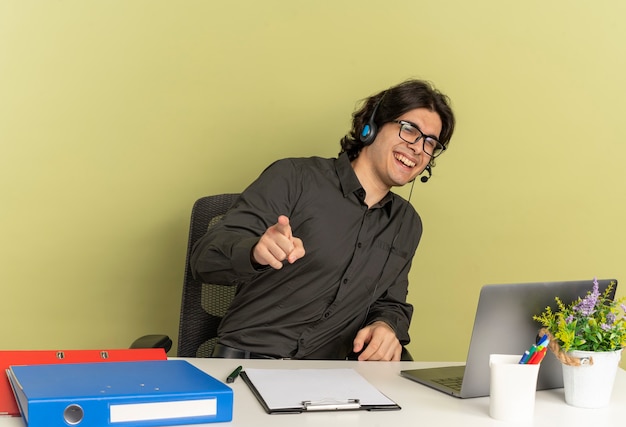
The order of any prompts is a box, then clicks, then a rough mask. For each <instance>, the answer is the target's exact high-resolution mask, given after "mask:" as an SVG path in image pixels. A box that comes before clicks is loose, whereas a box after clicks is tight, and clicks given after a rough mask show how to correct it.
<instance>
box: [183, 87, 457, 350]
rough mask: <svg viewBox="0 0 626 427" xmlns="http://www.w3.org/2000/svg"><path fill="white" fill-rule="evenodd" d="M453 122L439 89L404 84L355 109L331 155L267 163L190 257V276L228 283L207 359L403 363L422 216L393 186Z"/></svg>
mask: <svg viewBox="0 0 626 427" xmlns="http://www.w3.org/2000/svg"><path fill="white" fill-rule="evenodd" d="M454 124H455V119H454V115H453V113H452V110H451V108H450V105H449V101H448V98H447V97H446V96H445V95H443V94H441V93H440V92H438V91H437V90H436V89H434V88H433V87H432V86H431V85H430V84H429V83H427V82H424V81H420V80H409V81H406V82H403V83H401V84H399V85H397V86H394V87H392V88H390V89H387V90H385V91H383V92H381V93H378V94H376V95H374V96H372V97H370V98H369V99H367V100H366V101H365V102H364V104H363V106H362V107H361V109H360V110H358V111H356V112H355V113H354V114H353V123H352V129H351V131H350V133H349V134H348V135H346V136H345V137H344V138H343V139H342V140H341V147H342V149H341V152H340V153H339V156H338V158H337V159H322V158H318V157H312V158H306V159H305V158H293V159H284V160H279V161H277V162H275V163H274V164H272V165H270V166H269V167H268V168H267V169H266V170H265V171H264V172H263V173H262V174H261V175H260V176H259V178H258V179H257V180H256V181H254V182H253V183H252V184H251V185H250V186H249V187H248V188H247V189H246V190H245V191H244V192H243V193H242V195H241V197H240V198H239V200H238V201H237V202H236V203H235V206H234V207H233V208H232V209H231V210H230V211H229V212H228V213H227V214H226V215H225V216H224V218H223V219H222V220H221V221H220V222H219V223H218V224H217V225H216V226H214V227H213V228H212V229H210V230H209V231H208V232H207V234H206V235H205V236H204V237H203V238H202V239H200V240H199V241H198V243H197V244H196V246H195V248H194V252H193V254H192V257H191V266H192V269H193V271H194V274H195V275H196V277H197V278H200V279H201V280H203V281H204V282H207V283H216V284H222V285H230V286H237V293H236V296H235V298H234V300H233V303H232V305H231V307H230V308H229V310H228V312H227V313H226V315H225V316H224V319H223V321H222V323H221V325H220V328H219V344H218V345H217V347H216V349H215V351H214V353H213V356H215V357H235V358H241V357H252V358H257V357H258V358H265V357H269V358H296V359H345V358H346V357H348V356H349V355H350V354H351V352H353V353H355V354H358V359H359V360H400V355H401V352H402V346H403V345H405V344H407V343H408V342H409V334H408V329H409V324H410V321H411V316H412V313H413V307H412V306H411V305H410V304H408V303H407V302H406V294H407V287H408V272H409V269H410V266H411V261H412V258H413V255H414V253H415V250H416V249H417V245H418V243H419V240H420V238H421V234H422V223H421V219H420V217H419V215H418V214H417V212H416V211H415V210H414V209H413V207H412V206H411V205H410V204H409V203H408V202H407V201H405V200H404V199H402V198H401V197H399V196H398V195H396V194H394V193H392V192H390V189H391V188H392V187H396V186H403V185H405V184H407V183H409V182H412V181H413V180H414V179H415V178H416V177H417V176H418V175H420V174H422V173H423V172H424V171H425V170H426V171H427V173H428V174H429V176H430V172H431V169H430V168H432V167H433V166H434V160H435V157H437V156H438V155H439V154H441V153H442V152H443V150H445V148H446V147H447V145H448V142H449V141H450V138H451V136H452V133H453V130H454ZM427 179H428V177H426V176H424V177H423V178H422V180H423V181H424V182H425V181H426V180H427Z"/></svg>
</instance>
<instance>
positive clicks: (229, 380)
mask: <svg viewBox="0 0 626 427" xmlns="http://www.w3.org/2000/svg"><path fill="white" fill-rule="evenodd" d="M241 369H242V367H241V366H237V368H236V369H235V370H234V371H233V372H232V373H231V374H230V375H229V376H228V377H227V378H226V382H227V383H229V384H230V383H232V382H234V381H235V379H236V378H237V377H238V376H239V372H241Z"/></svg>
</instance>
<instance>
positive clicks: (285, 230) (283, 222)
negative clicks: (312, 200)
mask: <svg viewBox="0 0 626 427" xmlns="http://www.w3.org/2000/svg"><path fill="white" fill-rule="evenodd" d="M276 231H278V232H279V233H280V234H282V235H283V236H285V237H288V238H291V226H290V225H289V218H287V217H286V216H285V215H281V216H279V217H278V222H277V223H276Z"/></svg>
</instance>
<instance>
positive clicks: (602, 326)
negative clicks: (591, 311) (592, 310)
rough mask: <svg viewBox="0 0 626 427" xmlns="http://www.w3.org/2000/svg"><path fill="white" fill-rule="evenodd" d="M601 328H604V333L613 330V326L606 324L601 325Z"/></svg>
mask: <svg viewBox="0 0 626 427" xmlns="http://www.w3.org/2000/svg"><path fill="white" fill-rule="evenodd" d="M600 327H601V328H602V330H604V331H610V330H611V329H613V325H607V324H606V323H602V324H601V325H600Z"/></svg>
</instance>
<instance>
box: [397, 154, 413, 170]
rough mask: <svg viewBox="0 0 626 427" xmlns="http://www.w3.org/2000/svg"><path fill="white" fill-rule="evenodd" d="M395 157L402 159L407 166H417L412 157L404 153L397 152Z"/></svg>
mask: <svg viewBox="0 0 626 427" xmlns="http://www.w3.org/2000/svg"><path fill="white" fill-rule="evenodd" d="M395 157H396V160H399V161H401V162H402V163H403V164H404V165H405V166H408V167H410V168H412V167H415V162H412V161H411V160H410V159H408V158H406V157H404V156H403V155H402V154H396V155H395Z"/></svg>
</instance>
